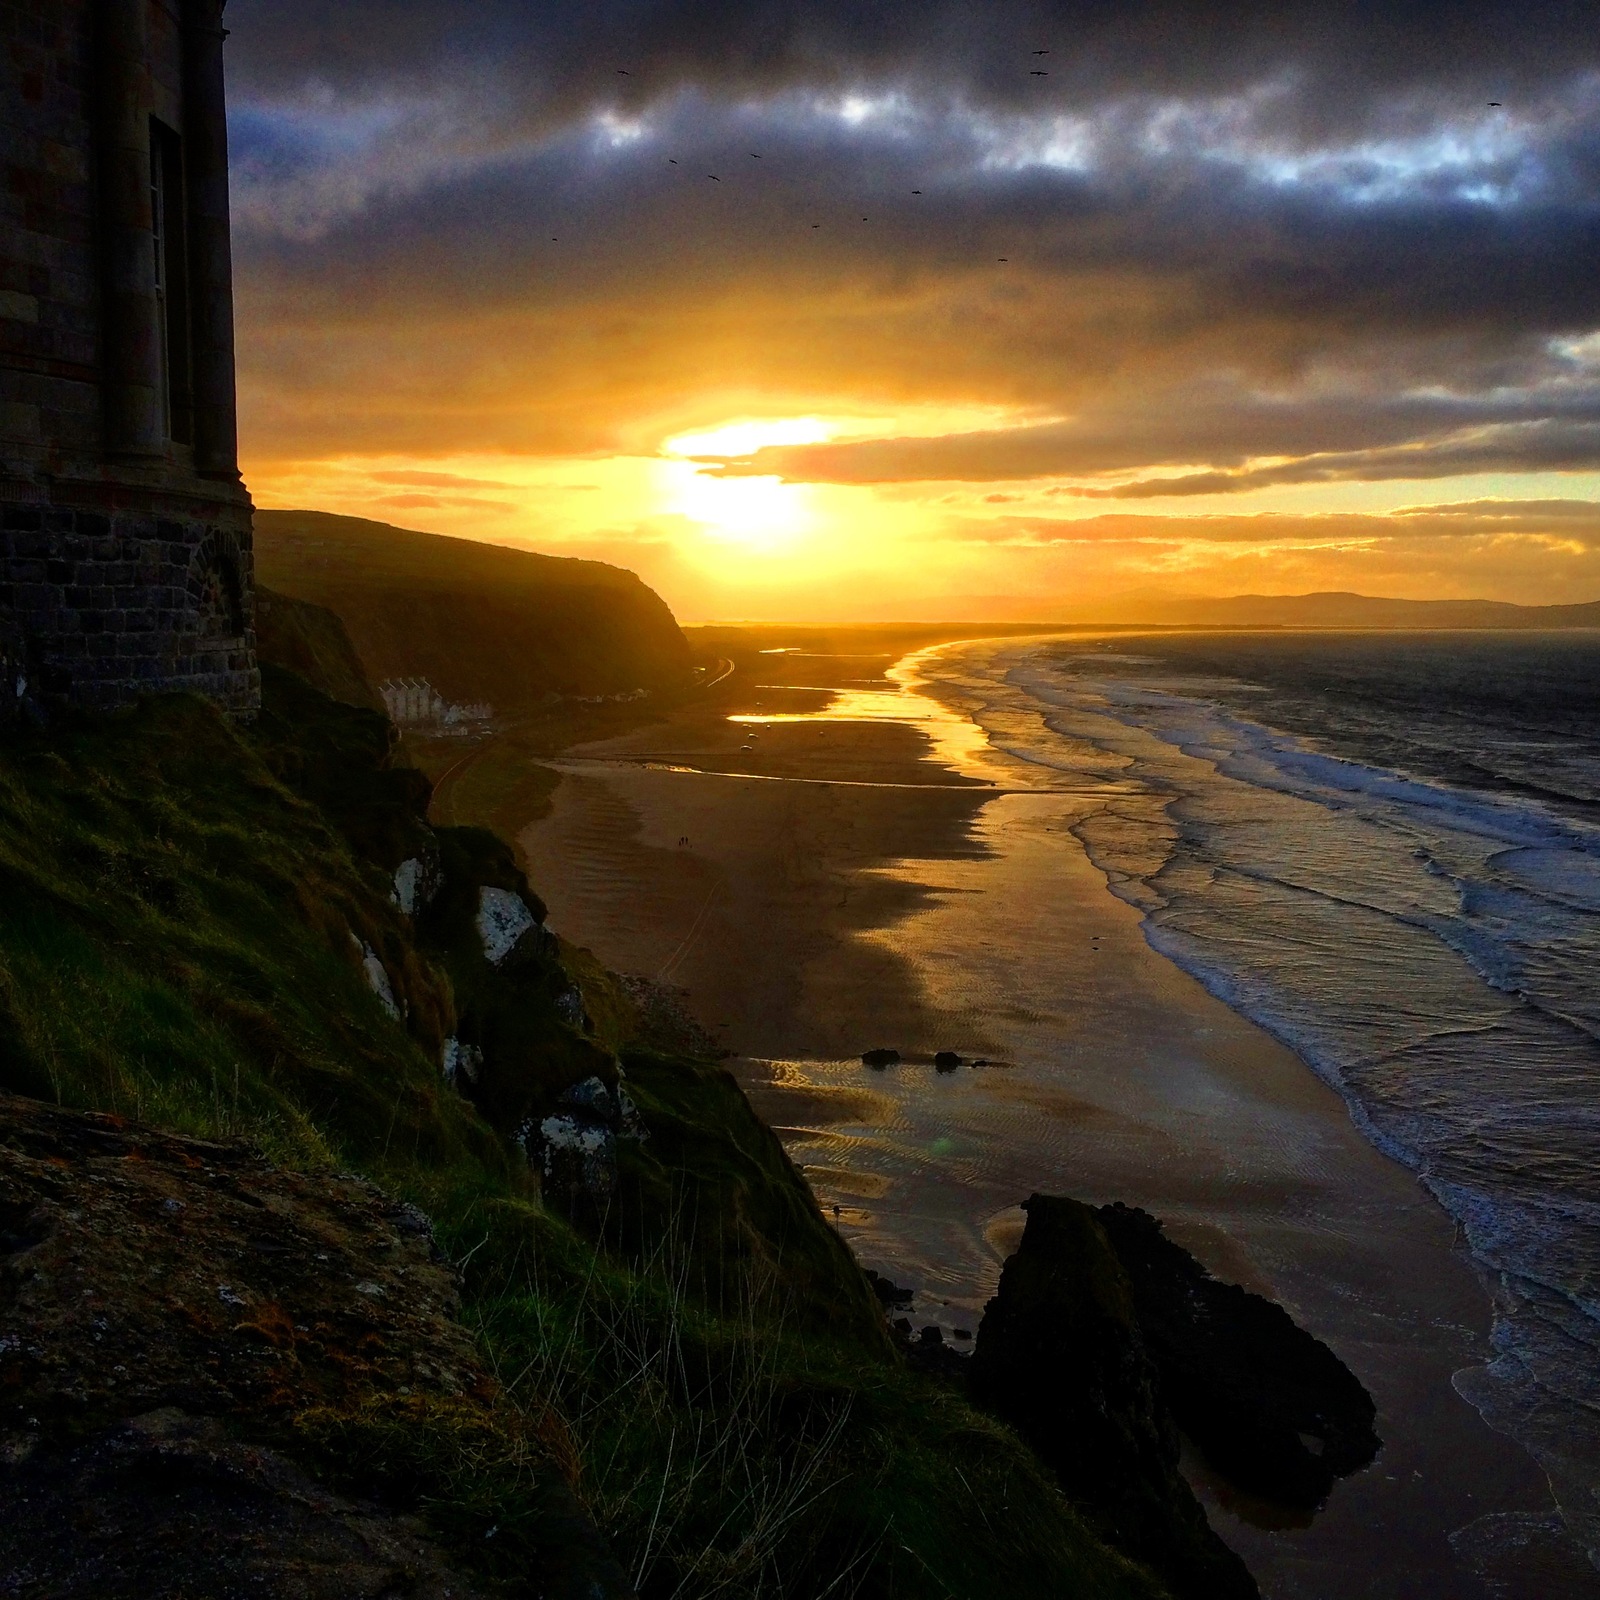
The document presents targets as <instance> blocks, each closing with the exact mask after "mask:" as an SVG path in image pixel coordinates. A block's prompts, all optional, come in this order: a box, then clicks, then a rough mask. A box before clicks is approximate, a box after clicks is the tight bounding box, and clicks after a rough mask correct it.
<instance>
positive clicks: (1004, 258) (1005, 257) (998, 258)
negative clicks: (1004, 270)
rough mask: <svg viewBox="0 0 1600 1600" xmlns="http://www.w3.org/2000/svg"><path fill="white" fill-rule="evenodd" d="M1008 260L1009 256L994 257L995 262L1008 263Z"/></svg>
mask: <svg viewBox="0 0 1600 1600" xmlns="http://www.w3.org/2000/svg"><path fill="white" fill-rule="evenodd" d="M1010 259H1011V257H1010V256H996V257H995V260H996V261H1009V260H1010Z"/></svg>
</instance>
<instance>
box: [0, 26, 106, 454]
mask: <svg viewBox="0 0 1600 1600" xmlns="http://www.w3.org/2000/svg"><path fill="white" fill-rule="evenodd" d="M92 37H93V36H92V31H91V28H90V17H89V7H88V4H87V0H0V151H3V154H0V171H3V178H4V181H3V183H0V471H5V472H7V473H26V472H31V471H34V470H39V469H43V470H48V471H51V472H55V473H60V472H63V471H66V472H72V471H74V470H81V469H83V468H85V467H92V466H94V465H97V464H98V456H99V451H100V446H101V405H100V390H99V368H98V362H99V359H100V341H99V317H100V283H99V272H98V270H97V262H96V259H95V256H94V253H93V246H94V151H93V142H94V141H93V125H92V122H91V118H90V108H91V98H92V92H93V55H92Z"/></svg>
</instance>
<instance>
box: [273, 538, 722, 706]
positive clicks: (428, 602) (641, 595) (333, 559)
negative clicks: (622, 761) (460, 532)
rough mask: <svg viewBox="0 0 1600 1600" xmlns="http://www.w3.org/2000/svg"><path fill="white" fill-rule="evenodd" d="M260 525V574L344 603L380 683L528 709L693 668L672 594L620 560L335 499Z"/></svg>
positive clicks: (301, 593)
mask: <svg viewBox="0 0 1600 1600" xmlns="http://www.w3.org/2000/svg"><path fill="white" fill-rule="evenodd" d="M255 530H256V532H255V549H256V576H257V578H258V580H259V581H260V582H261V583H263V584H265V585H267V586H268V588H269V589H271V590H276V591H277V592H278V593H279V594H281V595H287V596H290V597H292V598H294V599H298V600H306V601H310V602H311V603H312V604H313V605H318V606H324V607H326V608H327V609H328V610H330V611H332V612H334V613H335V614H336V615H337V617H338V618H339V620H340V621H341V622H343V624H344V627H345V629H346V631H347V632H348V634H349V637H350V640H351V642H352V643H353V645H354V647H355V651H356V654H357V655H358V656H359V657H360V663H361V667H362V669H363V674H364V676H365V678H366V680H367V682H368V683H370V684H379V683H381V682H383V680H384V679H386V678H398V677H418V678H427V679H428V680H429V681H430V682H431V683H432V684H433V686H434V687H435V688H436V689H437V690H438V691H439V692H440V694H442V695H443V696H444V697H445V698H446V699H447V700H453V701H458V702H473V701H484V700H487V701H489V702H491V703H492V704H493V705H495V706H496V707H497V708H498V709H500V710H503V711H516V710H519V709H523V708H526V707H529V706H532V705H535V704H537V703H538V702H539V701H540V700H541V699H542V698H543V697H544V696H545V695H546V694H548V693H551V692H554V693H557V694H614V693H616V692H618V691H620V690H624V689H639V688H642V689H658V688H665V687H669V686H672V685H675V684H677V683H680V682H682V681H683V680H684V678H685V677H686V676H687V675H688V672H689V668H690V649H689V643H688V641H687V640H686V639H685V638H684V636H683V633H682V631H681V630H680V629H679V627H678V624H677V622H676V621H675V620H674V618H673V615H672V613H671V612H670V611H669V610H668V609H667V606H666V602H665V601H663V600H662V599H661V597H660V596H659V595H658V594H656V592H655V591H654V590H653V589H650V588H647V587H646V585H645V584H644V583H642V582H641V581H640V580H639V578H637V577H636V576H635V575H634V574H633V573H631V572H627V571H624V570H623V569H622V568H621V567H612V566H607V565H606V564H605V563H604V562H600V561H576V560H571V559H568V558H565V557H561V556H546V555H536V554H534V553H533V552H531V551H526V550H513V549H508V548H507V547H506V546H504V545H492V544H480V543H479V542H477V541H476V540H472V539H451V538H446V537H444V536H443V535H440V534H434V533H418V532H415V531H413V530H411V529H407V528H395V527H391V526H390V525H389V524H388V523H385V522H369V521H367V520H366V519H365V518H361V517H339V516H334V515H332V514H330V513H328V512H322V511H258V512H257V513H256V519H255ZM284 620H285V621H287V620H289V619H287V618H286V619H284ZM296 620H302V619H296ZM267 621H268V624H269V626H270V625H271V624H272V621H273V618H272V616H271V614H270V601H269V616H268V618H267ZM302 642H303V641H301V640H295V641H293V643H292V647H294V648H299V646H300V644H301V643H302ZM286 647H290V646H287V645H286Z"/></svg>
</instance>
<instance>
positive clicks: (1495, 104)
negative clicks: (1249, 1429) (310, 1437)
mask: <svg viewBox="0 0 1600 1600" xmlns="http://www.w3.org/2000/svg"><path fill="white" fill-rule="evenodd" d="M1031 54H1032V56H1033V57H1034V58H1038V57H1040V56H1047V55H1049V54H1050V52H1049V50H1047V49H1046V50H1034V51H1032V52H1031ZM616 71H617V76H618V77H620V78H631V77H633V76H634V75H635V74H634V73H632V72H631V71H629V69H628V68H627V67H618V68H617V69H616ZM1028 76H1029V77H1030V78H1048V77H1049V76H1050V71H1049V68H1047V67H1030V68H1029V69H1028ZM1487 103H1488V106H1489V108H1490V109H1491V110H1500V109H1502V107H1501V102H1500V101H1498V100H1490V101H1489V102H1487ZM750 159H751V160H752V161H759V160H760V159H761V154H760V152H759V151H756V150H752V151H751V152H750ZM667 165H668V166H669V167H676V166H679V162H678V160H677V159H676V157H673V156H668V157H667ZM706 177H707V179H708V180H709V181H710V182H712V183H721V182H722V179H721V177H720V176H719V175H718V174H717V173H715V172H708V173H707V174H706ZM911 193H912V194H914V195H920V194H921V193H922V191H921V190H920V189H913V190H912V191H911ZM861 220H862V221H863V222H866V221H867V220H868V218H866V217H863V218H862V219H861ZM811 226H812V227H813V228H818V229H820V228H821V226H822V224H821V223H820V222H813V223H812V224H811ZM550 242H551V244H559V243H560V242H561V241H560V237H559V235H555V234H552V235H551V237H550ZM995 260H996V261H998V262H999V263H1000V264H1001V265H1002V266H1005V265H1008V264H1009V262H1010V260H1011V258H1010V257H1009V256H996V257H995Z"/></svg>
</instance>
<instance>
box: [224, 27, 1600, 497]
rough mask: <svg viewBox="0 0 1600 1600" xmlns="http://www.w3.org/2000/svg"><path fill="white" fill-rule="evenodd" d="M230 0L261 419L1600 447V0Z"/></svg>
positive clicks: (1136, 490) (333, 443)
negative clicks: (740, 425)
mask: <svg viewBox="0 0 1600 1600" xmlns="http://www.w3.org/2000/svg"><path fill="white" fill-rule="evenodd" d="M228 17H229V24H230V27H231V28H232V30H233V40H232V44H231V45H230V50H231V52H232V70H233V73H234V78H233V83H234V129H235V146H236V208H237V219H238V229H237V233H238V257H239V263H240V266H239V278H240V315H241V329H242V333H243V334H244V337H243V339H242V340H241V348H242V350H243V352H244V355H243V360H244V367H243V403H244V409H245V421H246V428H247V438H248V439H249V440H250V441H251V442H253V443H254V444H255V445H256V447H257V448H269V449H272V450H275V451H278V452H279V453H293V452H301V453H307V454H310V453H317V452H319V451H327V450H333V449H348V450H356V451H359V450H362V449H367V450H375V449H379V448H387V449H404V450H412V451H425V450H428V449H436V450H445V449H454V450H461V449H467V448H472V447H482V448H485V449H500V450H505V451H509V452H528V453H539V452H550V453H556V452H576V451H588V450H605V449H612V448H625V447H627V448H632V447H639V448H652V447H653V444H654V441H655V439H657V438H659V436H660V432H661V430H662V429H663V428H664V427H667V426H670V425H672V424H673V421H674V419H678V418H680V417H681V420H682V422H683V424H684V425H688V424H689V423H692V422H695V421H700V420H703V413H697V412H694V411H693V407H694V405H696V404H699V403H700V400H699V397H703V396H712V397H716V403H718V404H726V405H729V406H733V407H735V408H737V406H738V405H741V404H742V405H745V406H754V407H755V408H757V409H759V408H760V406H761V405H762V404H763V403H766V402H767V401H769V400H771V401H774V402H777V401H781V402H782V403H783V404H785V405H809V406H816V407H819V408H821V407H833V408H837V406H838V405H839V404H840V403H843V402H849V401H855V402H857V403H861V404H887V405H892V404H897V403H899V402H902V401H907V400H922V401H948V402H951V403H963V404H969V403H974V402H981V403H985V404H989V405H992V406H994V407H996V408H998V409H1003V410H1009V411H1011V412H1013V413H1017V414H1020V415H1023V416H1031V417H1035V418H1038V419H1041V420H1040V421H1039V422H1037V423H1036V424H1035V425H1032V426H1024V427H1016V428H1010V429H1002V430H995V431H993V432H990V433H984V434H966V435H959V436H954V437H945V438H941V439H931V440H930V439H886V440H877V441H867V442H863V443H858V444H849V445H834V446H818V447H807V448H797V449H788V450H781V451H767V452H762V453H761V454H760V455H758V456H757V457H755V458H753V459H752V461H750V462H749V463H741V464H734V465H732V466H730V467H729V468H728V471H730V472H731V473H739V472H778V473H781V474H784V475H788V476H792V477H806V478H819V479H831V480H833V481H839V482H852V483H861V482H893V481H908V480H914V479H921V478H934V479H941V478H956V479H970V480H974V481H985V480H1004V479H1012V478H1016V479H1025V478H1031V477H1046V476H1068V477H1070V476H1079V477H1090V478H1092V477H1094V476H1095V475H1098V474H1117V473H1121V474H1146V473H1157V474H1160V475H1161V476H1162V477H1163V478H1165V479H1166V480H1167V481H1165V482H1164V483H1158V484H1150V483H1134V484H1130V485H1113V484H1103V485H1092V484H1091V485H1090V489H1091V490H1092V492H1094V493H1096V494H1101V493H1103V494H1106V495H1109V496H1114V497H1121V498H1126V497H1137V496H1139V495H1142V494H1149V493H1163V494H1203V493H1215V492H1219V491H1231V490H1238V489H1246V488H1260V487H1265V486H1270V485H1273V484H1288V483H1295V482H1306V481H1327V480H1338V479H1346V478H1368V477H1370V478H1374V479H1382V478H1406V477H1429V476H1443V475H1448V474H1451V473H1457V472H1482V471H1517V470H1531V469H1541V470H1546V469H1554V470H1580V469H1583V470H1587V469H1592V468H1594V467H1595V466H1597V465H1600V455H1597V451H1600V443H1597V439H1596V429H1597V427H1600V408H1597V405H1596V394H1597V392H1600V357H1597V356H1595V355H1593V354H1591V355H1590V356H1589V357H1588V358H1580V357H1579V356H1575V355H1572V354H1570V353H1563V351H1564V346H1563V345H1562V341H1567V342H1568V343H1570V342H1571V341H1573V340H1577V339H1580V338H1581V337H1583V336H1585V335H1587V334H1589V333H1590V332H1591V331H1592V330H1594V329H1595V328H1597V327H1600V273H1597V272H1596V271H1595V266H1594V264H1595V262H1596V260H1597V259H1600V99H1597V96H1596V92H1595V89H1596V85H1597V83H1600V29H1597V28H1595V27H1593V25H1592V24H1593V16H1592V12H1591V11H1590V9H1589V8H1587V7H1582V6H1578V5H1568V4H1547V3H1544V0H1534V3H1531V4H1528V5H1524V6H1519V7H1509V6H1507V5H1505V4H1504V3H1503V0H1498V3H1493V4H1491V3H1487V0H1468V3H1463V4H1459V5H1453V6H1450V7H1442V6H1426V5H1421V6H1409V7H1378V6H1373V5H1370V4H1354V3H1337V0H1335V3H1331V4H1330V3H1319V4H1311V3H1309V0H1297V3H1288V4H1267V3H1265V0H1262V3H1248V4H1243V5H1240V6H1234V7H1227V8H1220V9H1219V8H1211V7H1200V6H1198V5H1187V6H1183V5H1174V4H1151V5H1138V6H1128V5H1125V4H1113V3H1111V0H1094V3H1090V4H1078V5H1074V6H1072V7H1067V6H1065V5H1064V4H1045V3H1042V0H1041V3H1035V4H1024V3H1021V0H997V3H995V4H986V5H983V6H974V5H972V4H970V3H968V4H964V5H954V4H941V3H939V0H924V3H920V4H917V5H912V4H910V3H909V0H894V3H887V4H875V5H862V4H860V3H859V0H851V3H845V0H837V3H832V4H811V5H798V4H777V3H771V0H750V3H741V4H734V3H732V0H714V3H693V4H691V3H689V0H675V3H666V0H660V3H654V4H646V3H640V0H634V3H621V0H601V3H596V4H591V5H585V6H581V7H580V6H572V5H563V6H556V5H537V4H527V3H525V0H524V3H512V0H481V3H478V4H474V5H473V6H470V7H466V6H461V5H445V4H444V3H443V0H430V3H425V0H382V3H381V4H380V3H378V0H343V3H339V4H334V3H332V0H316V3H313V0H274V3H273V4H270V5H269V4H267V3H266V0H232V4H230V6H229V10H228ZM1035 48H1048V49H1049V50H1050V51H1051V55H1050V56H1049V57H1048V58H1041V59H1044V60H1047V62H1048V70H1049V72H1050V74H1051V76H1050V77H1049V78H1048V79H1044V80H1030V79H1029V78H1028V77H1027V75H1026V74H1027V70H1028V65H1029V64H1030V63H1031V62H1032V60H1033V58H1032V57H1031V56H1028V55H1027V52H1028V51H1029V50H1032V49H1035ZM619 68H620V69H625V71H626V74H627V76H623V75H621V73H620V72H619V70H618V69H619ZM1490 99H1493V100H1499V101H1502V102H1503V103H1504V106H1503V109H1500V110H1491V109H1489V108H1488V107H1487V105H1486V104H1485V102H1486V101H1487V100H1490ZM753 149H754V150H759V151H760V152H761V161H760V162H759V163H756V162H752V161H751V160H750V155H749V152H750V151H751V150H753ZM673 159H675V160H676V161H677V162H678V165H677V166H671V165H669V161H670V160H673ZM711 172H716V173H718V175H719V178H720V179H721V180H722V181H720V182H718V183H711V182H709V181H708V178H707V174H708V173H711ZM914 189H915V190H921V191H922V192H921V193H920V194H918V195H913V194H912V191H913V190H914ZM863 217H865V218H866V219H867V220H866V221H865V222H863V221H862V220H861V219H862V218H863ZM1001 257H1004V258H1005V262H1004V265H1002V264H1001V262H1000V259H999V258H1001ZM708 403H709V402H708ZM725 414H727V413H726V412H725ZM1063 417H1066V418H1070V420H1068V421H1060V420H1045V419H1059V418H1063ZM411 486H413V487H421V488H430V487H431V488H438V489H445V488H449V487H450V485H445V484H423V483H421V482H420V481H418V482H417V483H414V484H412V485H411ZM455 487H457V488H463V487H497V486H494V485H489V484H483V485H470V484H459V485H455Z"/></svg>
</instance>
